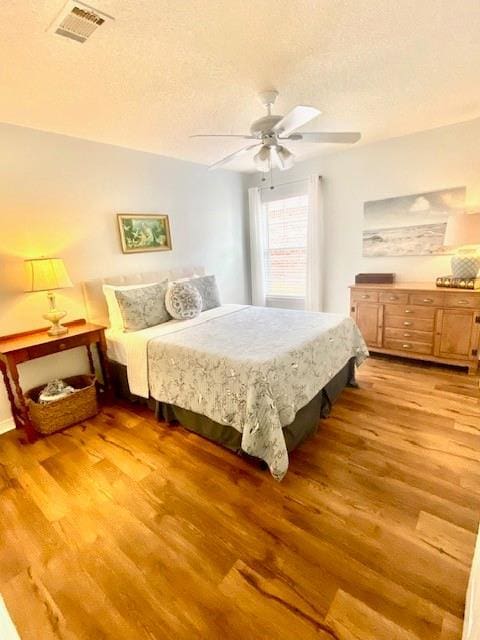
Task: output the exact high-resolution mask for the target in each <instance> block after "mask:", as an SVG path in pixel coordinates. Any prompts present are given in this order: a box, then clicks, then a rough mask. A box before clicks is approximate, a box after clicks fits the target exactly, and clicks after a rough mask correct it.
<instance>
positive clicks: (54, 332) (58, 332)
mask: <svg viewBox="0 0 480 640" xmlns="http://www.w3.org/2000/svg"><path fill="white" fill-rule="evenodd" d="M65 315H66V314H65ZM43 317H45V316H43ZM47 320H48V318H47ZM47 333H48V335H49V336H53V337H55V336H63V335H65V334H66V333H68V327H64V326H63V324H60V322H55V323H54V324H52V326H51V327H50V329H49V330H48V331H47Z"/></svg>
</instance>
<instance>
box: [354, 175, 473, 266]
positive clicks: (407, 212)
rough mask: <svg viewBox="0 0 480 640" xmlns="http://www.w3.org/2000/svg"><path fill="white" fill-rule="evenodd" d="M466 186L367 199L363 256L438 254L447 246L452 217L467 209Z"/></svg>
mask: <svg viewBox="0 0 480 640" xmlns="http://www.w3.org/2000/svg"><path fill="white" fill-rule="evenodd" d="M465 195H466V188H465V187H456V188H454V189H442V190H441V191H431V192H428V193H416V194H414V195H411V196H400V197H398V198H387V199H386V200H373V201H371V202H365V205H364V226H363V255H364V256H366V257H377V256H435V255H445V254H448V253H451V252H452V249H451V247H446V246H444V245H443V239H444V237H445V229H446V227H447V220H448V218H449V216H451V215H454V214H456V213H459V212H463V210H464V208H465Z"/></svg>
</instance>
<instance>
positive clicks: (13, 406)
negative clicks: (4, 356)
mask: <svg viewBox="0 0 480 640" xmlns="http://www.w3.org/2000/svg"><path fill="white" fill-rule="evenodd" d="M0 370H1V372H2V376H3V382H4V383H5V388H6V390H7V397H8V401H9V402H10V410H11V412H12V416H13V419H14V421H15V426H16V427H17V429H21V427H22V423H21V422H20V420H19V419H18V408H17V403H16V402H15V396H14V395H13V390H12V385H11V384H10V377H9V375H8V370H7V365H6V364H5V362H3V360H0Z"/></svg>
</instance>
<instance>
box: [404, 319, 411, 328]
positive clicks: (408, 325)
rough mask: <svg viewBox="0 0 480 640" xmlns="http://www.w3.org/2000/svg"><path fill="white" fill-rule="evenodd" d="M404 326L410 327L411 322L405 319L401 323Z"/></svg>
mask: <svg viewBox="0 0 480 640" xmlns="http://www.w3.org/2000/svg"><path fill="white" fill-rule="evenodd" d="M403 324H404V326H405V327H411V326H412V323H411V322H408V320H405V322H404V323H403Z"/></svg>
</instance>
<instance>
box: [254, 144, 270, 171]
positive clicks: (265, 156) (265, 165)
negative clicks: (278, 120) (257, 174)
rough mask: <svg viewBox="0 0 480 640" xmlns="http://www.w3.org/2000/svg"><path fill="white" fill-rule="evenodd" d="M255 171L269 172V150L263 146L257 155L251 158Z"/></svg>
mask: <svg viewBox="0 0 480 640" xmlns="http://www.w3.org/2000/svg"><path fill="white" fill-rule="evenodd" d="M253 161H254V163H255V168H256V169H257V171H261V172H262V173H267V172H268V171H270V148H269V147H265V146H263V147H262V148H261V149H260V151H259V152H258V153H256V154H255V155H254V156H253Z"/></svg>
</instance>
